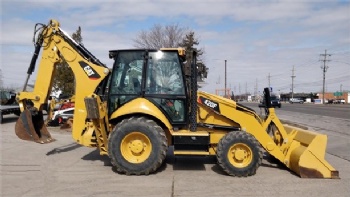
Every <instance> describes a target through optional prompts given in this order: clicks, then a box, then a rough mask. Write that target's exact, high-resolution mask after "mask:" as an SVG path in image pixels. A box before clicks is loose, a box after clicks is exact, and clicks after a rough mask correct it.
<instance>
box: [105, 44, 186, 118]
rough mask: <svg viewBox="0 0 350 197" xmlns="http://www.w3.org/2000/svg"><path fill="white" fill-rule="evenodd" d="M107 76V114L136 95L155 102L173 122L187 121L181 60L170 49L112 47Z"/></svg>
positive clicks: (177, 53) (176, 52)
mask: <svg viewBox="0 0 350 197" xmlns="http://www.w3.org/2000/svg"><path fill="white" fill-rule="evenodd" d="M110 58H113V59H114V64H113V70H112V75H111V78H110V79H109V81H110V82H109V88H108V94H109V101H108V107H109V110H108V111H109V113H110V114H109V115H111V113H113V112H114V111H115V110H117V109H118V108H120V107H121V106H123V105H124V104H125V103H127V102H130V101H131V100H134V99H136V98H145V99H147V100H149V101H151V102H152V103H153V104H155V105H156V106H157V107H158V108H159V109H160V110H161V111H162V112H163V113H164V114H165V115H166V116H167V117H168V119H169V120H170V121H171V124H173V125H183V124H186V122H187V116H186V114H188V109H186V107H185V106H188V105H187V104H186V102H187V96H186V92H187V91H186V85H185V84H186V83H185V78H184V74H183V66H182V61H181V59H182V58H180V56H179V52H178V50H177V49H174V50H116V51H110Z"/></svg>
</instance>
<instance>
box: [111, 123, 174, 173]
mask: <svg viewBox="0 0 350 197" xmlns="http://www.w3.org/2000/svg"><path fill="white" fill-rule="evenodd" d="M167 149H168V144H167V139H166V136H165V133H164V131H163V129H162V128H161V127H160V126H159V125H157V124H156V123H155V122H154V121H153V120H150V119H147V118H145V117H132V118H130V119H124V120H123V121H121V122H120V123H119V124H117V125H116V127H115V129H114V130H113V132H112V133H111V135H110V137H109V142H108V155H109V157H110V158H111V161H112V164H113V166H115V168H116V170H117V172H120V173H125V174H127V175H143V174H144V175H148V174H149V173H152V172H155V171H156V170H157V169H158V168H159V167H160V166H161V164H162V163H163V161H164V159H165V156H166V153H167Z"/></svg>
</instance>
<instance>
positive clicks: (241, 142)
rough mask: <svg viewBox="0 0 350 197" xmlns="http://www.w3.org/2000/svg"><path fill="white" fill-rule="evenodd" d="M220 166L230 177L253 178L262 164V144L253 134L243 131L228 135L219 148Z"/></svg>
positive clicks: (221, 141)
mask: <svg viewBox="0 0 350 197" xmlns="http://www.w3.org/2000/svg"><path fill="white" fill-rule="evenodd" d="M217 160H218V164H219V166H220V167H221V168H222V169H223V170H224V171H225V172H226V173H227V174H229V175H231V176H237V177H246V176H251V175H254V174H255V173H256V170H257V169H258V168H259V166H260V165H261V162H262V151H261V149H260V144H259V143H258V142H257V140H256V139H255V138H254V136H252V135H251V134H249V133H247V132H243V131H233V132H230V133H227V134H226V135H225V136H224V137H223V138H222V139H221V140H220V142H219V144H218V148H217Z"/></svg>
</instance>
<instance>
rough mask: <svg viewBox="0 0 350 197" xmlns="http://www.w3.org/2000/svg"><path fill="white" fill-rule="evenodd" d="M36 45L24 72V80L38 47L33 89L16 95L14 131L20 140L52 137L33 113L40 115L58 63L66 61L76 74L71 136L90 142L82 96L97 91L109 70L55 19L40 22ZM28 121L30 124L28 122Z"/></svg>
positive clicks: (47, 140) (45, 140)
mask: <svg viewBox="0 0 350 197" xmlns="http://www.w3.org/2000/svg"><path fill="white" fill-rule="evenodd" d="M35 46H36V47H35V53H34V55H33V58H32V61H31V64H30V66H29V69H28V73H27V74H28V78H27V81H28V79H29V76H30V75H31V74H32V72H33V71H34V68H35V62H36V59H37V57H38V54H39V51H40V49H41V59H40V62H39V63H38V73H37V77H36V79H35V85H34V90H33V91H31V92H29V91H26V90H25V88H24V90H23V92H20V93H19V94H18V97H17V100H18V103H19V106H20V108H21V111H22V115H21V116H20V118H19V120H18V121H17V123H16V134H17V135H18V137H20V138H21V139H24V140H33V141H35V142H39V143H45V142H49V141H50V140H51V136H50V134H49V133H48V132H47V129H46V127H45V126H44V125H42V124H41V119H42V118H41V117H39V118H37V119H40V120H34V119H35V118H34V116H36V115H39V116H42V110H43V106H44V104H46V103H47V102H48V97H49V94H50V92H51V89H52V84H53V76H54V73H55V70H56V69H59V68H57V64H58V63H61V62H64V61H65V62H66V63H67V64H68V65H69V67H70V68H71V69H72V71H73V73H74V77H75V110H74V122H73V129H72V136H73V138H74V139H75V140H76V141H77V142H78V143H80V144H88V143H91V142H86V141H84V139H86V138H83V137H82V136H83V132H84V131H85V130H86V129H85V127H86V119H87V109H86V107H87V106H86V105H85V102H84V98H85V97H88V96H91V95H93V94H94V93H95V92H96V90H97V88H98V87H99V85H100V84H101V82H102V81H103V80H104V79H106V76H108V74H109V69H108V68H107V67H106V66H105V65H104V64H102V63H101V62H100V61H99V60H98V59H96V58H95V57H94V56H93V55H92V54H91V53H90V52H89V51H88V50H87V49H85V48H84V47H83V46H82V45H80V44H78V43H76V42H75V41H74V40H73V39H72V38H71V37H70V36H69V35H68V34H67V33H65V32H64V31H63V30H62V29H61V28H60V24H59V22H58V21H56V20H50V22H49V24H48V25H42V27H41V31H40V33H39V34H38V35H37V39H36V42H35ZM27 81H26V83H27ZM26 85H27V84H25V86H24V87H26ZM95 96H97V95H95ZM31 116H32V117H31ZM31 122H32V123H33V125H31V124H30V123H31ZM33 129H34V130H35V131H34V130H33Z"/></svg>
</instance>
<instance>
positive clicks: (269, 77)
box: [267, 73, 271, 89]
mask: <svg viewBox="0 0 350 197" xmlns="http://www.w3.org/2000/svg"><path fill="white" fill-rule="evenodd" d="M267 79H268V81H269V89H270V88H271V85H270V79H271V76H270V73H269V76H267Z"/></svg>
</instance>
